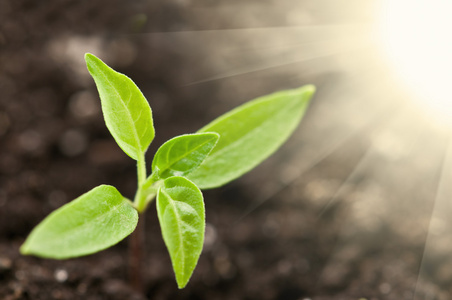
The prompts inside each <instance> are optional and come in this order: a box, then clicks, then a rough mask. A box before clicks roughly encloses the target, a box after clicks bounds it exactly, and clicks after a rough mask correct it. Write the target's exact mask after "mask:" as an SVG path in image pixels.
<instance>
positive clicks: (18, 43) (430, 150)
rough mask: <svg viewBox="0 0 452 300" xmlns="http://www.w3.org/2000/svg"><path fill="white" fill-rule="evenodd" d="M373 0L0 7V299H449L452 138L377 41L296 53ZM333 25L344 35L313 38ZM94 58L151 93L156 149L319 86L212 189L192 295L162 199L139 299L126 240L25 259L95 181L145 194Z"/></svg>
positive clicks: (51, 0) (346, 32)
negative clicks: (419, 106) (108, 108)
mask: <svg viewBox="0 0 452 300" xmlns="http://www.w3.org/2000/svg"><path fill="white" fill-rule="evenodd" d="M350 2H353V3H352V4H350ZM361 2H363V1H327V0H323V1H289V0H286V1H273V0H260V1H252V0H247V1H208V0H200V1H189V0H186V1H184V0H182V1H178V0H173V1H170V0H168V1H160V0H153V1H144V0H139V1H133V2H132V1H129V2H126V1H119V0H113V1H75V0H47V1H33V0H6V1H0V92H1V95H0V299H4V300H13V299H33V300H38V299H43V300H47V299H84V300H94V299H137V300H138V299H209V300H214V299H259V300H265V299H281V300H291V299H293V300H302V299H304V300H308V299H311V300H342V299H344V300H349V299H350V300H352V299H354V300H358V299H367V300H376V299H389V300H391V299H394V300H402V299H407V300H408V299H410V300H411V299H441V300H442V299H452V294H451V293H452V289H451V286H452V285H451V284H452V272H451V271H450V270H452V259H451V258H450V255H448V254H449V253H450V252H449V250H451V246H450V243H448V240H450V235H449V233H450V232H449V231H448V228H452V226H450V224H449V223H450V220H449V218H447V214H445V217H444V218H441V216H440V215H438V216H439V217H438V220H439V221H438V222H440V221H441V222H442V223H441V222H440V223H438V224H440V225H438V226H439V227H438V226H437V228H440V229H441V230H437V231H435V232H436V233H435V234H436V235H435V237H436V238H433V237H432V238H431V241H432V242H431V243H427V237H429V238H430V235H428V233H429V232H430V231H429V228H430V229H431V228H432V227H431V226H432V224H431V222H430V221H431V220H432V218H431V216H432V212H433V213H435V211H436V210H435V209H434V205H435V204H434V203H435V202H434V200H435V199H438V196H437V195H438V194H437V188H438V184H439V182H440V179H441V178H444V176H446V175H447V174H446V175H444V171H443V173H442V171H441V170H442V167H443V166H444V165H445V161H448V160H447V159H445V158H444V157H445V154H444V153H445V149H446V144H447V135H446V134H447V133H446V132H445V131H444V130H442V129H439V128H437V127H435V125H433V124H431V122H430V121H428V120H426V119H425V118H424V119H422V118H420V117H419V116H418V113H417V112H416V111H415V110H412V109H407V105H406V104H404V103H405V102H401V103H402V104H400V105H399V102H397V101H395V100H394V99H399V98H405V97H406V96H405V94H403V91H400V90H398V89H396V88H395V87H394V86H395V83H393V79H392V77H391V76H389V75H387V74H386V75H384V76H381V75H382V74H385V72H386V69H385V68H386V67H385V66H384V64H383V63H382V61H381V60H380V59H379V58H377V56H376V55H375V53H374V52H373V51H369V52H366V56H362V57H361V56H358V55H356V53H361V50H360V49H361V48H359V49H358V50H357V51H355V52H353V51H352V52H346V54H344V55H343V56H340V57H334V59H333V58H331V57H330V56H328V54H324V55H323V56H321V59H320V60H321V62H319V60H316V59H314V60H309V59H308V60H297V59H296V58H294V57H292V55H293V53H294V52H295V53H297V54H299V53H301V52H303V51H305V50H304V48H303V47H301V48H300V46H302V45H304V44H309V43H316V41H319V40H320V42H322V41H323V40H326V41H328V40H331V39H332V38H335V39H339V40H341V39H342V38H345V37H350V36H355V37H356V35H358V34H360V33H359V32H361V31H365V30H367V25H366V24H367V23H366V22H371V21H372V19H371V12H372V7H371V5H370V4H368V3H367V4H365V3H361ZM370 2H372V1H370ZM375 2H376V1H375ZM347 3H348V4H347ZM372 3H373V2H372ZM294 7H297V10H299V12H300V14H299V15H296V14H294V13H293V12H294V11H297V10H295V8H294ZM350 7H353V9H350ZM291 12H292V14H290V13H291ZM334 24H339V25H340V26H339V25H338V27H337V28H341V29H340V30H336V29H334V28H336V27H334ZM347 24H362V25H359V26H358V27H357V28H355V27H353V28H352V27H350V28H349V27H345V28H344V27H343V26H346V25H347ZM297 26H298V27H297ZM303 26H306V28H311V29H312V28H313V29H312V30H313V31H306V29H303ZM322 26H323V27H322ZM325 26H326V27H328V26H332V27H331V28H333V29H334V30H333V29H332V30H331V31H328V32H326V33H325V32H323V31H321V32H319V31H316V30H317V29H318V28H324V27H325ZM341 26H342V27H341ZM246 28H254V29H252V30H250V29H246ZM259 28H260V29H259ZM285 28H286V29H285ZM316 28H317V29H316ZM214 30H219V31H214ZM278 30H281V31H278ZM319 30H320V29H319ZM365 32H367V31H365ZM282 33H283V34H282ZM295 36H297V39H295ZM316 45H317V46H316V47H317V48H315V49H314V52H315V51H317V52H315V53H326V52H327V51H326V52H325V51H324V50H330V46H328V45H323V44H322V43H320V44H316ZM288 49H289V50H290V51H288ZM322 51H323V52H322ZM85 52H92V53H94V54H96V55H98V56H100V57H101V58H103V59H104V60H105V61H106V62H107V63H108V64H110V65H111V66H112V67H114V68H115V69H117V70H119V71H121V72H123V73H126V74H127V75H129V76H130V77H131V78H133V79H134V81H135V82H136V83H137V84H138V86H140V88H141V89H142V91H143V93H144V94H145V96H146V97H147V99H148V100H149V102H150V104H151V107H152V109H153V114H154V121H155V124H156V132H157V137H156V139H155V141H154V142H153V144H152V146H151V148H150V149H149V155H150V156H148V158H149V160H151V158H152V154H153V153H154V152H155V150H156V149H157V147H158V146H159V145H160V144H161V143H162V142H164V141H165V140H167V139H169V138H171V137H173V136H174V135H177V134H182V133H188V132H194V131H196V130H197V129H198V128H200V127H201V126H202V125H204V124H205V123H207V122H208V121H210V120H211V119H213V118H214V117H215V116H217V115H219V114H221V113H223V112H225V111H227V110H228V109H231V108H233V107H235V106H236V105H238V104H240V103H243V102H245V101H247V100H250V99H252V98H253V97H256V96H259V95H262V94H266V93H269V92H272V91H275V90H279V89H284V88H290V87H297V86H300V85H302V84H305V83H314V84H316V85H317V88H318V91H319V92H318V93H317V96H316V100H314V102H313V104H312V106H311V107H310V110H309V112H308V115H307V117H306V119H305V120H304V121H303V124H302V126H301V127H300V129H299V130H298V131H297V132H296V133H295V134H294V136H293V137H292V138H291V139H290V141H289V142H288V143H287V144H286V145H285V146H284V147H283V148H282V149H281V150H280V152H278V153H277V154H276V155H274V156H273V157H271V158H270V159H269V160H268V161H266V162H265V163H264V164H263V165H261V166H260V167H258V168H257V169H256V170H254V171H253V172H251V173H250V174H247V175H246V176H244V177H243V178H241V179H240V180H238V181H236V182H234V183H231V184H229V185H227V186H225V187H223V188H220V189H217V190H212V191H205V192H204V197H205V199H206V214H207V230H206V243H205V247H204V251H203V254H202V256H201V258H200V261H199V264H198V266H197V268H196V270H195V272H194V274H193V277H192V279H191V280H190V282H189V284H188V286H187V287H186V288H185V289H183V290H178V289H177V286H176V283H175V279H174V274H173V273H172V269H171V264H170V260H169V255H168V254H167V251H166V249H165V246H164V244H163V241H162V238H161V234H160V228H159V224H158V222H157V218H156V212H155V207H154V206H151V208H150V209H149V210H148V211H147V212H146V223H145V229H146V234H145V235H146V245H145V253H146V259H145V260H144V261H143V263H142V265H143V268H144V273H145V277H144V284H145V293H144V294H142V293H138V292H135V291H134V290H133V289H132V288H131V287H130V286H129V284H128V279H127V240H125V241H123V242H121V243H120V244H118V245H116V246H114V247H112V248H110V249H108V250H106V251H103V252H101V253H97V254H95V255H91V256H88V257H83V258H77V259H71V260H67V261H54V260H46V259H40V258H34V257H24V256H21V255H20V254H19V252H18V249H19V247H20V245H21V243H22V242H23V241H24V239H25V238H26V236H27V235H28V234H29V232H30V231H31V229H32V228H33V227H34V226H35V225H36V224H38V223H39V222H40V221H41V220H42V219H43V218H44V217H45V216H47V215H48V214H49V213H50V212H51V211H53V210H55V209H56V208H58V207H60V206H61V205H63V204H65V203H67V202H68V201H70V200H71V199H74V198H76V197H77V196H79V195H80V194H82V193H84V192H86V191H88V190H90V189H91V188H93V187H94V186H97V185H99V184H111V185H114V186H116V187H117V188H118V189H119V190H120V191H121V192H122V193H123V194H124V195H126V196H129V197H133V193H134V189H135V186H136V170H135V165H134V162H133V161H132V160H130V159H129V158H128V157H127V156H126V155H125V154H123V153H122V152H121V150H120V149H119V147H117V146H116V144H115V142H114V140H113V139H112V138H111V137H110V135H109V133H108V130H107V129H106V127H105V124H104V122H103V119H102V113H101V111H100V105H99V100H98V96H97V92H96V90H95V87H94V83H93V81H92V80H91V78H90V77H89V75H88V72H87V71H86V68H85V66H84V61H83V54H84V53H85ZM308 54H309V53H308ZM361 54H362V53H361ZM361 54H360V55H361ZM308 56H310V54H309V55H308ZM284 57H285V58H287V60H286V61H282V62H281V61H280V62H278V63H274V62H275V61H277V60H275V59H276V58H284ZM269 62H270V63H269ZM300 62H302V63H300ZM209 78H210V79H212V80H206V79H209ZM373 78H377V79H375V80H374V79H373ZM352 79H353V81H352V82H353V83H352V84H350V82H351V80H352ZM369 82H372V85H370V84H369ZM357 86H360V87H362V86H365V87H366V89H365V90H364V89H363V91H361V90H360V91H357V89H356V87H357ZM381 87H384V88H381ZM377 90H378V91H377ZM389 90H390V91H391V93H392V94H391V96H388V94H389V92H388V91H389ZM376 91H377V92H376ZM382 91H384V92H385V93H382ZM402 95H403V96H402ZM396 102H397V103H396ZM401 106H402V108H400V107H401ZM408 106H409V105H408ZM376 141H377V142H376ZM448 162H449V165H450V164H451V162H452V160H451V161H448ZM449 169H451V170H452V168H449ZM441 174H443V175H441ZM449 175H450V174H449ZM449 175H447V176H449ZM441 176H443V177H441ZM447 178H452V177H447ZM435 195H436V198H435ZM437 203H438V202H437ZM448 209H450V208H448ZM447 211H448V210H447ZM435 220H436V219H435ZM432 222H433V221H432ZM429 226H430V227H429ZM435 228H436V227H435ZM444 228H445V229H444ZM438 232H439V233H438Z"/></svg>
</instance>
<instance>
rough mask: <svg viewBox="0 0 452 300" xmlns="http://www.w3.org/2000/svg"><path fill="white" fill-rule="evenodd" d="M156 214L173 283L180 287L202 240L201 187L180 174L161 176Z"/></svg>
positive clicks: (184, 282) (186, 276) (194, 259)
mask: <svg viewBox="0 0 452 300" xmlns="http://www.w3.org/2000/svg"><path fill="white" fill-rule="evenodd" d="M157 214H158V218H159V221H160V227H161V228H162V235H163V240H164V241H165V244H166V247H167V248H168V251H169V254H170V257H171V262H172V264H173V269H174V273H175V274H176V281H177V285H178V286H179V288H180V289H182V288H184V287H185V286H186V285H187V283H188V280H189V279H190V277H191V274H192V273H193V270H194V269H195V267H196V264H197V262H198V259H199V256H200V255H201V251H202V247H203V243H204V230H205V226H206V225H205V216H204V201H203V197H202V194H201V191H200V190H199V189H198V188H197V187H196V185H194V184H193V183H192V182H191V181H189V180H188V179H186V178H184V177H170V178H167V179H165V181H164V183H163V186H162V187H161V188H160V189H159V192H158V194H157Z"/></svg>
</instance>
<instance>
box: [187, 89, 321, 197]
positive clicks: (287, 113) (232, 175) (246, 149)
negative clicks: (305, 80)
mask: <svg viewBox="0 0 452 300" xmlns="http://www.w3.org/2000/svg"><path fill="white" fill-rule="evenodd" d="M314 91H315V89H314V86H312V85H307V86H304V87H302V88H299V89H295V90H289V91H283V92H278V93H274V94H271V95H268V96H264V97H261V98H258V99H255V100H253V101H250V102H248V103H246V104H244V105H242V106H239V107H237V108H235V109H233V110H232V111H230V112H229V113H227V114H225V115H223V116H221V117H219V118H218V119H216V120H214V121H213V122H211V123H210V124H208V125H207V126H205V127H203V128H202V129H200V130H199V132H206V131H211V132H216V133H218V134H219V135H220V140H219V141H218V144H217V145H216V147H215V148H214V149H213V150H212V152H211V153H210V155H209V157H207V158H206V160H205V161H204V162H203V163H202V165H201V167H200V168H198V169H197V170H196V171H194V172H193V173H192V174H190V175H189V176H188V177H189V178H190V179H191V180H192V181H193V182H195V183H196V184H197V185H198V186H199V187H200V188H201V189H209V188H215V187H219V186H221V185H224V184H226V183H228V182H230V181H232V180H234V179H236V178H237V177H239V176H241V175H243V174H244V173H246V172H248V171H249V170H251V169H252V168H254V167H255V166H257V165H258V164H259V163H261V162H262V161H263V160H264V159H266V158H267V157H268V156H270V155H271V154H272V153H273V152H275V151H276V150H277V149H278V148H279V147H280V146H281V144H282V143H284V141H286V139H287V138H288V137H289V136H290V134H291V133H292V132H293V131H294V130H295V128H296V127H297V125H298V123H299V122H300V120H301V117H302V116H303V114H304V112H305V110H306V108H307V106H308V103H309V99H310V98H311V96H312V94H313V93H314Z"/></svg>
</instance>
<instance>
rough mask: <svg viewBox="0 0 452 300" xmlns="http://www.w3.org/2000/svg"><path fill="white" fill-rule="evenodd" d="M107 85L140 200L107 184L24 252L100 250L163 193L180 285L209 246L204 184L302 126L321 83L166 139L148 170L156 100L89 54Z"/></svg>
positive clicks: (166, 232)
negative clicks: (133, 166) (152, 105)
mask: <svg viewBox="0 0 452 300" xmlns="http://www.w3.org/2000/svg"><path fill="white" fill-rule="evenodd" d="M85 60H86V63H87V66H88V70H89V72H90V73H91V75H92V77H93V78H94V81H95V83H96V86H97V89H98V91H99V95H100V99H101V104H102V111H103V115H104V119H105V123H106V125H107V128H108V129H109V130H110V133H111V134H112V136H113V138H114V139H115V140H116V142H117V144H118V145H119V147H121V149H122V150H123V151H124V152H125V153H126V154H127V155H128V156H130V157H131V158H132V159H134V160H136V161H137V169H138V188H137V192H136V194H135V198H134V200H133V201H130V200H129V199H127V198H126V197H124V196H122V195H121V194H120V193H119V191H118V190H117V189H116V188H115V187H113V186H110V185H100V186H98V187H95V188H94V189H92V190H91V191H89V192H87V193H86V194H83V195H82V196H80V197H79V198H77V199H75V200H73V201H72V202H70V203H68V204H66V205H64V206H62V207H61V208H59V209H57V210H55V211H54V212H52V213H51V214H50V215H49V216H48V217H47V218H45V219H44V220H43V221H42V222H41V223H40V224H39V225H38V226H36V228H35V229H34V230H33V231H32V232H31V234H30V235H29V237H28V238H27V239H26V241H25V243H24V244H23V245H22V247H21V248H20V251H21V253H22V254H24V255H36V256H40V257H45V258H52V259H67V258H72V257H78V256H83V255H88V254H92V253H95V252H99V251H101V250H104V249H106V248H108V247H111V246H113V245H115V244H116V243H118V242H119V241H121V240H122V239H124V238H125V237H127V236H128V235H129V234H131V233H132V232H133V231H134V230H135V228H136V226H137V223H138V217H139V216H140V215H141V214H142V213H143V212H144V211H145V210H146V208H147V207H148V206H149V204H150V203H151V202H152V201H153V200H154V199H157V200H156V206H157V216H158V219H159V222H160V226H161V231H162V236H163V239H164V242H165V244H166V247H167V248H168V251H169V255H170V258H171V262H172V265H173V269H174V273H175V276H176V281H177V285H178V287H179V288H184V287H185V286H186V284H187V282H188V281H189V279H190V277H191V275H192V273H193V270H194V269H195V267H196V264H197V262H198V259H199V256H200V255H201V251H202V248H203V241H204V231H205V213H204V200H203V195H202V193H201V189H211V188H216V187H219V186H222V185H224V184H226V183H228V182H230V181H232V180H234V179H236V178H237V177H239V176H241V175H242V174H244V173H246V172H248V171H249V170H251V169H252V168H254V167H255V166H256V165H258V164H259V163H260V162H262V161H263V160H264V159H266V158H267V157H268V156H269V155H271V154H272V153H273V152H275V151H276V150H277V149H278V148H279V147H280V146H281V144H282V143H283V142H284V141H285V140H286V139H287V138H288V137H289V136H290V134H291V133H292V132H293V131H294V130H295V128H296V127H297V126H298V124H299V122H300V120H301V118H302V116H303V115H304V112H305V110H306V108H307V106H308V103H309V100H310V98H311V97H312V95H313V93H314V91H315V88H314V86H312V85H307V86H304V87H301V88H298V89H293V90H287V91H282V92H277V93H274V94H271V95H268V96H264V97H260V98H258V99H255V100H253V101H250V102H248V103H246V104H244V105H242V106H239V107H237V108H235V109H233V110H232V111H230V112H228V113H226V114H224V115H223V116H220V117H219V118H217V119H216V120H214V121H213V122H211V123H210V124H208V125H206V126H205V127H203V128H201V129H200V130H199V131H198V132H197V133H194V134H186V135H181V136H177V137H175V138H173V139H170V140H169V141H167V142H166V143H164V144H163V145H162V146H161V147H160V148H159V149H158V151H157V152H156V154H155V156H154V159H153V161H152V173H151V174H150V175H149V176H148V175H147V173H146V161H145V153H146V150H147V149H148V147H149V144H150V143H151V142H152V140H153V139H154V134H155V132H154V125H153V120H152V112H151V108H150V106H149V103H148V102H147V100H146V99H145V97H144V96H143V94H142V93H141V91H140V90H139V89H138V87H137V86H136V85H135V84H134V83H133V81H132V80H131V79H130V78H128V77H127V76H125V75H123V74H121V73H118V72H116V71H114V70H113V69H111V68H110V67H108V66H107V65H106V64H105V63H103V62H102V61H101V60H100V59H99V58H97V57H95V56H94V55H92V54H86V55H85Z"/></svg>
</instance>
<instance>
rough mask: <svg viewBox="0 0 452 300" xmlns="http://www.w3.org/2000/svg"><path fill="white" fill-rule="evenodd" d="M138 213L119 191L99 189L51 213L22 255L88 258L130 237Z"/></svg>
mask: <svg viewBox="0 0 452 300" xmlns="http://www.w3.org/2000/svg"><path fill="white" fill-rule="evenodd" d="M137 223H138V213H137V211H136V210H135V209H134V208H133V206H132V205H131V203H130V202H129V201H128V200H126V199H125V198H124V197H123V196H122V195H121V194H120V193H119V192H118V190H116V188H114V187H112V186H109V185H101V186H98V187H96V188H94V189H92V190H91V191H89V192H87V193H85V194H83V195H82V196H80V197H78V198H77V199H75V200H73V201H72V202H70V203H68V204H66V205H64V206H62V207H60V208H59V209H57V210H56V211H54V212H53V213H51V214H50V215H49V216H48V217H47V218H46V219H45V220H44V221H43V222H42V223H41V224H39V225H38V226H37V227H36V228H35V229H34V230H33V231H32V232H31V234H30V236H29V237H28V239H27V241H26V242H25V243H24V244H23V245H22V247H21V248H20V251H21V253H22V254H33V255H37V256H42V257H48V258H54V259H66V258H70V257H77V256H82V255H87V254H91V253H95V252H99V251H101V250H104V249H106V248H108V247H110V246H113V245H115V244H116V243H118V242H119V241H121V240H122V239H124V238H125V237H126V236H128V235H129V234H131V233H132V232H133V231H134V230H135V227H136V226H137Z"/></svg>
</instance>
